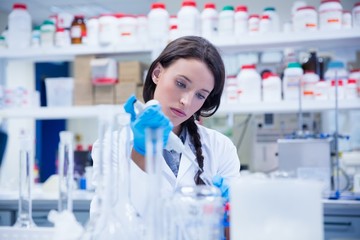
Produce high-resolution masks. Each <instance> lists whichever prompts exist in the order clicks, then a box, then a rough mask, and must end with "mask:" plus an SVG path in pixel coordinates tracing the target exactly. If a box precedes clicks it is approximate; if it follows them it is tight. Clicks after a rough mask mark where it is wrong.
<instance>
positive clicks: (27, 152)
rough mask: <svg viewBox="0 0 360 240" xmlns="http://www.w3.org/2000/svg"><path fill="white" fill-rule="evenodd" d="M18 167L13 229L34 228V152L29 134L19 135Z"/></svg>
mask: <svg viewBox="0 0 360 240" xmlns="http://www.w3.org/2000/svg"><path fill="white" fill-rule="evenodd" d="M19 140H20V167H19V213H18V218H17V220H16V222H15V225H14V227H21V228H32V227H36V225H35V223H34V221H33V219H32V187H33V169H34V152H33V141H32V139H31V136H30V134H29V133H27V132H26V131H25V130H21V133H20V137H19Z"/></svg>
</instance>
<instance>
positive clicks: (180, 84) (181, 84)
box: [176, 81, 186, 88]
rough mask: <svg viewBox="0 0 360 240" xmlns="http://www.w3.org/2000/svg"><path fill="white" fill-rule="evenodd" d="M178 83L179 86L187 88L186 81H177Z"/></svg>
mask: <svg viewBox="0 0 360 240" xmlns="http://www.w3.org/2000/svg"><path fill="white" fill-rule="evenodd" d="M176 85H177V86H179V87H181V88H186V85H185V83H182V82H180V81H176Z"/></svg>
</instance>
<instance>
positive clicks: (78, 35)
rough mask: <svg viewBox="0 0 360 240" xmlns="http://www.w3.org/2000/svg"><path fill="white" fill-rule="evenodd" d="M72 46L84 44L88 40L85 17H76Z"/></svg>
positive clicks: (71, 32) (73, 24)
mask: <svg viewBox="0 0 360 240" xmlns="http://www.w3.org/2000/svg"><path fill="white" fill-rule="evenodd" d="M70 36H71V44H83V43H84V40H85V38H86V24H85V20H84V16H83V15H75V16H74V20H73V21H72V23H71V30H70Z"/></svg>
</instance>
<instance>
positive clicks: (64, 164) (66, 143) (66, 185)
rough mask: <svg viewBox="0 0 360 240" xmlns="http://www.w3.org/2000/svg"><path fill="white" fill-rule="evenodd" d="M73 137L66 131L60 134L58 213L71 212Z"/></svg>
mask: <svg viewBox="0 0 360 240" xmlns="http://www.w3.org/2000/svg"><path fill="white" fill-rule="evenodd" d="M73 139H74V135H73V133H71V132H68V131H61V132H60V144H59V160H60V161H59V201H58V211H59V212H62V211H64V210H68V211H70V212H72V210H73V207H72V189H73V184H74V147H73Z"/></svg>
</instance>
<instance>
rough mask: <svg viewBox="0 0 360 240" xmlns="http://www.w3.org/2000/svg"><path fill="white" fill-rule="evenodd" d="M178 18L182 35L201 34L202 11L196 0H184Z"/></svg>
mask: <svg viewBox="0 0 360 240" xmlns="http://www.w3.org/2000/svg"><path fill="white" fill-rule="evenodd" d="M177 18H178V30H179V35H180V36H191V35H192V36H200V12H199V10H198V9H197V8H196V2H195V0H184V1H183V2H182V5H181V8H180V10H179V11H178V13H177Z"/></svg>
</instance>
